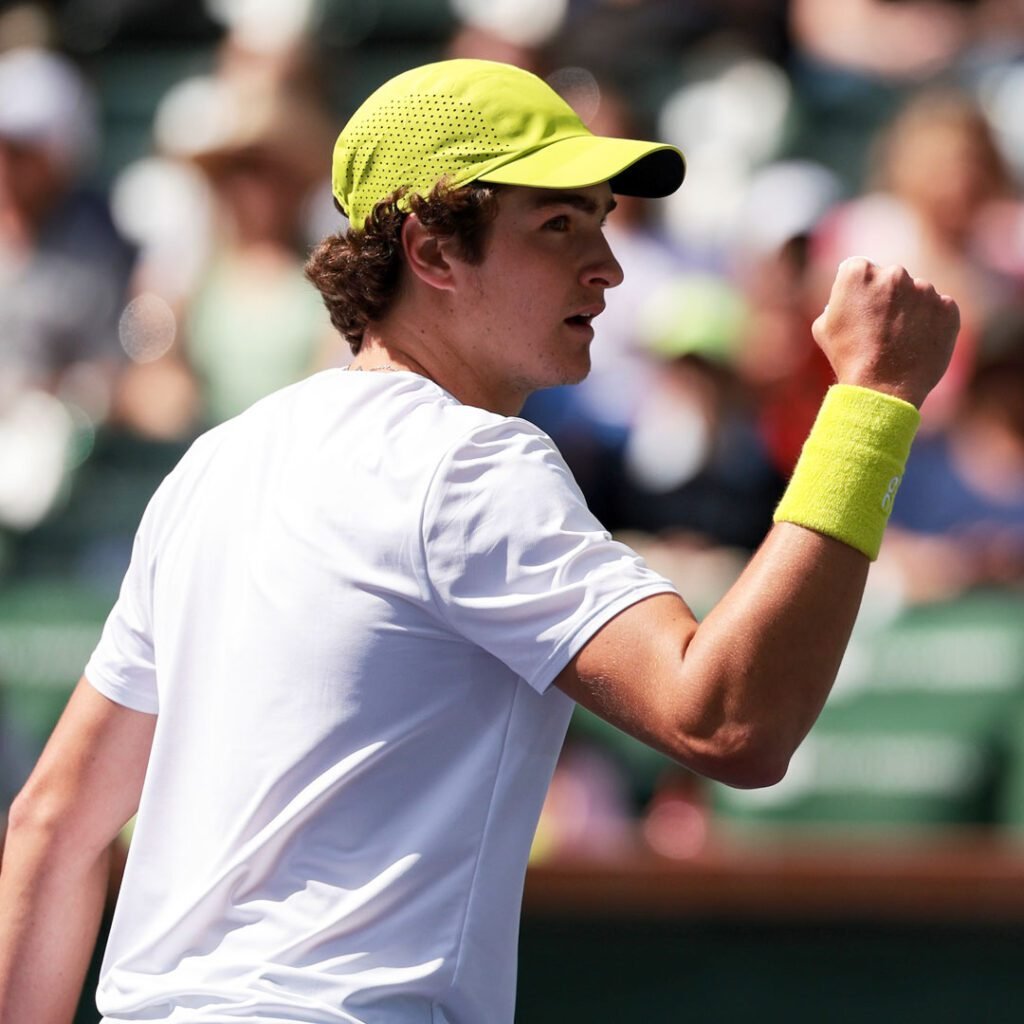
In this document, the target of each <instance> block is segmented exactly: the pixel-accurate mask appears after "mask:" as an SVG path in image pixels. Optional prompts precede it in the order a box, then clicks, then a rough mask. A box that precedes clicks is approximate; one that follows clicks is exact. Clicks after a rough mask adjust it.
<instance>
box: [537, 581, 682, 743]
mask: <svg viewBox="0 0 1024 1024" xmlns="http://www.w3.org/2000/svg"><path fill="white" fill-rule="evenodd" d="M696 629H697V620H696V619H695V618H694V616H693V613H692V612H691V611H690V609H689V608H688V607H687V606H686V604H685V603H684V602H683V600H682V599H681V598H680V597H678V596H677V595H675V594H658V595H656V596H653V597H648V598H646V599H644V600H641V601H638V602H637V603H636V604H633V605H630V607H628V608H627V609H626V610H625V611H623V612H621V613H619V614H618V615H616V616H615V618H613V619H611V620H610V621H609V622H607V623H606V624H605V625H604V626H603V627H602V628H601V629H599V630H598V631H597V632H596V633H595V634H594V636H593V637H591V639H590V640H589V641H588V642H587V644H586V645H585V646H584V647H583V649H582V650H581V651H580V652H579V653H578V654H577V655H576V657H575V658H573V659H572V661H570V662H569V664H568V665H567V666H566V667H565V668H564V669H563V670H562V671H561V672H560V673H559V675H558V676H557V677H556V678H555V685H556V686H558V687H559V688H560V689H561V690H563V691H564V692H565V693H566V694H568V695H569V696H570V697H572V698H573V700H575V701H576V702H577V703H578V704H581V705H583V707H585V708H587V710H588V711H592V712H594V714H596V715H598V716H600V717H601V718H603V719H605V721H608V722H611V724H612V725H615V726H617V727H618V728H620V729H622V730H623V731H624V732H627V733H629V734H630V735H632V736H635V737H636V738H637V739H639V740H642V741H643V742H644V743H647V744H649V745H651V746H653V747H656V748H658V749H659V750H662V751H663V752H664V753H666V754H668V755H669V756H670V757H675V758H681V759H683V760H686V758H685V754H686V751H685V749H681V748H680V743H681V742H685V735H686V732H687V731H688V730H686V729H684V728H683V726H684V723H685V721H686V718H687V715H686V714H685V713H684V714H680V709H681V707H683V708H684V709H685V707H686V704H687V703H688V702H687V698H686V695H685V694H684V693H681V692H680V691H681V687H680V683H681V674H682V673H681V668H682V661H683V653H684V651H685V650H686V646H687V644H688V643H689V641H690V639H691V637H692V636H693V634H694V633H695V632H696ZM691 711H692V712H694V713H697V714H699V708H698V701H697V699H696V696H695V697H694V700H693V703H692V706H691Z"/></svg>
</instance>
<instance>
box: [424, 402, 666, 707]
mask: <svg viewBox="0 0 1024 1024" xmlns="http://www.w3.org/2000/svg"><path fill="white" fill-rule="evenodd" d="M423 544H424V561H425V565H426V574H427V577H428V584H429V587H430V589H431V591H432V595H433V598H434V601H435V603H436V605H437V609H438V614H439V615H440V616H441V617H442V618H443V619H444V620H445V621H446V622H447V624H448V626H449V627H450V628H451V629H452V630H453V631H454V632H455V633H457V634H458V635H459V636H461V637H463V638H465V639H466V640H468V641H470V642H471V643H474V644H476V645H478V646H480V647H482V648H483V649H485V650H486V651H488V652H489V653H491V654H493V655H494V656H495V657H497V658H498V659H500V660H501V661H503V662H504V663H505V664H506V665H508V667H509V668H511V669H512V670H513V671H514V672H516V674H517V675H519V676H520V677H522V678H523V679H525V680H526V682H527V683H529V684H530V685H531V686H532V687H533V688H534V689H536V690H538V691H541V692H543V691H544V690H545V689H546V688H547V687H548V686H549V685H550V684H551V682H552V680H553V679H554V678H555V676H557V675H558V673H559V672H560V671H561V670H562V669H563V668H564V667H565V666H566V665H567V664H568V662H569V661H570V660H571V659H572V658H573V657H574V656H575V655H576V654H577V653H578V652H579V651H580V649H581V648H582V647H583V646H584V645H585V644H586V642H587V641H588V640H589V639H590V638H591V637H592V636H593V635H594V633H596V632H597V630H598V629H600V628H601V626H603V625H604V624H605V623H606V622H608V621H609V620H610V619H611V618H613V617H614V616H615V615H617V614H618V613H619V612H621V611H623V610H624V609H626V608H628V607H629V606H630V605H632V604H635V603H636V602H637V601H640V600H642V599H643V598H646V597H650V596H652V595H654V594H660V593H675V588H674V587H673V585H672V584H671V583H670V582H669V581H668V580H666V579H665V578H664V577H662V576H659V575H658V574H657V573H655V572H653V571H652V570H651V569H649V568H648V567H647V565H646V564H645V563H644V561H643V560H642V559H641V558H640V556H639V555H637V554H636V553H635V552H634V551H632V550H630V548H628V547H627V546H626V545H624V544H621V543H618V542H617V541H614V540H612V538H611V536H610V535H609V533H608V532H607V530H605V529H604V527H603V526H602V525H601V524H600V523H599V522H598V520H597V519H596V518H595V517H594V515H593V514H592V513H591V512H590V510H589V509H588V508H587V505H586V502H585V501H584V498H583V495H582V493H581V492H580V490H579V487H578V486H577V484H576V481H575V480H574V479H573V477H572V474H571V473H570V471H569V468H568V467H567V466H566V465H565V462H564V461H563V459H562V457H561V455H560V454H559V452H558V451H557V449H556V448H555V447H554V445H553V444H552V442H551V440H550V439H549V438H548V437H547V436H546V435H545V434H544V433H543V432H541V431H540V430H538V429H537V428H535V427H533V426H532V425H530V424H528V423H526V422H525V421H523V420H515V419H510V420H505V421H503V422H502V423H500V424H496V425H489V426H485V427H478V428H477V429H476V430H474V431H473V432H472V433H471V434H470V435H468V436H467V437H464V438H463V439H462V440H460V441H459V442H458V443H456V444H455V446H454V447H453V448H452V449H451V450H450V451H449V452H448V454H447V455H446V457H445V458H444V459H443V460H442V462H441V464H440V465H439V466H438V469H437V472H436V473H435V475H434V477H433V480H432V482H431V485H430V488H429V491H428V494H427V499H426V502H425V504H424V518H423Z"/></svg>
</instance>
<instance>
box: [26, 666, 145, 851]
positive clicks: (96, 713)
mask: <svg viewBox="0 0 1024 1024" xmlns="http://www.w3.org/2000/svg"><path fill="white" fill-rule="evenodd" d="M155 727H156V716H155V715H149V714H146V713H144V712H141V711H133V710H132V709H130V708H126V707H124V706H122V705H120V704H117V703H115V702H114V701H112V700H110V699H109V698H107V697H104V696H103V695H102V694H100V693H99V692H98V691H97V690H96V689H94V688H93V687H92V685H90V683H89V682H88V680H86V679H85V678H84V677H83V678H82V679H81V680H80V681H79V683H78V686H77V687H76V689H75V691H74V693H73V694H72V696H71V699H70V701H69V702H68V705H67V707H66V708H65V710H64V713H63V715H62V716H61V718H60V721H59V722H58V723H57V726H56V728H55V729H54V731H53V734H52V736H51V737H50V740H49V742H48V743H47V745H46V749H45V750H44V751H43V753H42V756H41V757H40V759H39V763H38V764H37V765H36V767H35V770H34V771H33V772H32V775H31V776H30V778H29V780H28V782H27V783H26V784H25V788H24V789H23V790H22V792H21V794H20V795H19V797H18V799H17V800H16V801H15V805H14V807H12V809H11V824H12V826H14V825H15V823H16V821H22V822H26V823H31V824H35V825H38V826H42V827H44V828H46V829H48V830H51V831H52V832H53V834H54V836H55V838H57V839H58V840H59V841H61V842H63V841H65V840H66V841H67V843H68V844H73V845H74V849H75V850H76V851H77V852H79V853H81V854H82V855H85V856H88V855H90V854H96V853H99V852H100V851H101V850H102V849H103V848H104V847H106V846H107V845H108V844H109V843H110V842H112V841H113V839H114V838H115V837H116V836H117V834H118V832H119V831H120V830H121V828H122V827H123V826H124V825H125V823H126V822H127V821H128V820H129V819H130V818H131V817H132V815H133V814H134V813H135V812H136V810H137V809H138V805H139V797H140V794H141V792H142V782H143V779H144V778H145V774H146V766H147V764H148V762H149V752H150V748H151V746H152V742H153V731H154V729H155Z"/></svg>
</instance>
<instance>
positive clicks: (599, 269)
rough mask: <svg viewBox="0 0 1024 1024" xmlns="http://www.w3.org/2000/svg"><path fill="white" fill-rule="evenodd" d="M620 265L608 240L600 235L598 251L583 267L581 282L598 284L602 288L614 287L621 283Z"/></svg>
mask: <svg viewBox="0 0 1024 1024" xmlns="http://www.w3.org/2000/svg"><path fill="white" fill-rule="evenodd" d="M622 278H623V273H622V267H621V266H619V261H618V260H617V259H616V258H615V254H614V253H613V252H612V249H611V246H610V245H609V244H608V240H607V239H606V238H605V237H604V235H602V236H601V242H600V245H599V247H598V251H597V252H595V253H594V255H593V258H592V259H591V260H590V261H589V262H588V263H587V265H586V266H585V267H584V268H583V273H582V274H581V280H582V283H583V284H585V285H599V286H600V287H603V288H615V287H617V286H618V285H620V284H622Z"/></svg>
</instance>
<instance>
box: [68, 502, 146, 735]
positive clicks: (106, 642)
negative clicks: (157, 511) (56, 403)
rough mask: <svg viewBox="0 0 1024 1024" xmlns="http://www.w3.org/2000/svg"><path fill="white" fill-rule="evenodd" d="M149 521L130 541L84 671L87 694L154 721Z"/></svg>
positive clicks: (144, 517)
mask: <svg viewBox="0 0 1024 1024" xmlns="http://www.w3.org/2000/svg"><path fill="white" fill-rule="evenodd" d="M148 525H149V516H148V514H147V515H146V516H143V519H142V524H141V525H140V526H139V531H138V533H137V534H136V535H135V543H134V545H133V547H132V559H131V563H130V565H129V566H128V572H127V573H126V574H125V577H124V580H123V582H122V583H121V592H120V594H119V596H118V599H117V603H116V604H115V605H114V607H113V609H112V610H111V612H110V615H109V616H107V621H106V623H105V624H104V626H103V633H102V635H101V636H100V642H99V644H98V645H97V647H96V650H95V651H93V653H92V657H91V658H90V659H89V662H88V664H87V665H86V666H85V678H86V679H88V680H89V682H90V683H91V684H92V686H93V688H94V689H96V690H98V691H99V692H100V693H102V694H103V695H104V696H105V697H109V698H110V699H111V700H112V701H115V702H116V703H118V704H123V705H124V706H125V707H128V708H132V709H133V710H134V711H145V712H148V713H149V714H153V715H155V714H156V713H157V711H158V710H159V700H158V698H157V686H156V659H155V656H154V652H153V616H152V565H151V561H150V556H149V542H148V541H149V538H148Z"/></svg>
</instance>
